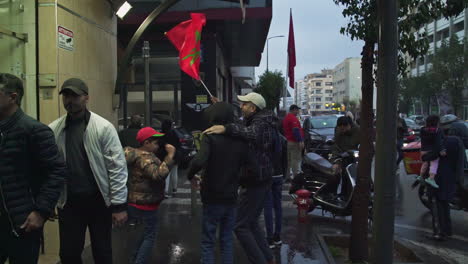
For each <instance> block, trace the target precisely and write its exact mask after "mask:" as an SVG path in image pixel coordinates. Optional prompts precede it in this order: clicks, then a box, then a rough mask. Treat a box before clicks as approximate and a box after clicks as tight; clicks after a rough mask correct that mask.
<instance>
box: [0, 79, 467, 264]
mask: <svg viewBox="0 0 468 264" xmlns="http://www.w3.org/2000/svg"><path fill="white" fill-rule="evenodd" d="M23 95H24V90H23V84H22V81H21V80H20V79H19V78H17V77H15V76H13V75H10V74H0V175H1V177H0V230H1V231H0V232H1V234H2V235H1V236H0V263H5V261H6V260H9V263H10V264H28V263H37V261H38V254H39V245H40V237H41V232H42V228H43V225H44V222H45V221H46V220H47V219H48V218H49V217H51V215H53V214H54V213H55V208H56V207H57V210H58V219H59V236H60V253H59V254H60V260H61V262H62V263H63V264H69V263H72V264H73V263H82V260H81V254H82V252H83V248H84V245H85V236H86V231H87V230H88V231H89V234H90V239H91V248H92V254H93V259H94V261H95V263H102V264H106V263H112V246H111V245H112V242H111V241H112V237H111V231H112V228H113V227H119V226H123V225H124V224H126V222H130V223H134V222H141V223H143V225H144V232H143V233H142V237H141V239H140V240H139V241H138V245H137V247H136V250H135V251H134V252H132V253H131V257H132V259H131V262H132V263H148V260H149V258H150V256H151V252H152V249H153V247H154V243H155V241H156V230H157V214H158V209H159V207H160V205H161V202H162V201H163V200H164V199H165V198H168V197H170V196H171V195H173V194H174V193H175V192H176V191H177V189H176V188H177V178H178V176H177V175H178V171H177V164H178V161H179V160H180V157H178V152H177V148H178V146H177V144H178V140H177V139H176V137H175V136H174V131H173V128H172V123H171V122H165V123H164V124H163V129H162V131H156V130H154V129H153V128H151V127H142V119H141V117H140V116H133V117H132V119H131V125H130V128H129V129H127V130H125V131H122V132H121V133H120V134H119V133H117V131H116V129H115V127H114V126H113V125H112V124H111V123H110V122H109V121H107V120H106V119H104V118H102V117H100V116H99V115H97V114H95V113H93V112H91V111H89V110H88V108H87V103H88V101H89V90H88V86H87V85H86V83H84V82H83V81H82V80H80V79H75V78H72V79H69V80H67V81H65V82H64V84H63V85H62V86H61V89H60V95H61V96H62V101H63V106H64V108H65V109H66V111H67V114H66V115H65V116H63V117H60V118H59V119H57V120H55V121H54V122H52V123H51V124H50V125H49V126H46V125H44V124H41V123H40V122H38V121H36V120H34V119H33V118H30V117H28V116H27V115H26V114H25V113H24V112H23V111H22V110H21V108H20V105H21V100H22V97H23ZM238 100H239V102H240V109H241V112H242V120H236V118H235V114H234V107H233V106H232V105H230V104H228V103H225V102H218V100H216V98H213V105H212V106H210V107H209V108H207V109H206V110H205V112H204V115H205V117H206V120H208V122H209V123H210V127H209V128H208V129H206V130H205V131H204V133H203V137H202V141H201V145H200V149H199V151H198V153H197V154H196V156H195V157H194V158H193V160H192V162H191V163H190V166H189V169H188V173H187V176H188V179H189V180H190V181H191V183H192V184H193V185H194V186H197V187H200V193H201V199H202V203H203V206H202V227H201V229H202V239H201V242H200V245H201V262H202V263H204V264H209V263H214V262H215V257H214V256H215V254H214V250H215V248H216V241H218V240H219V241H220V244H221V245H220V249H221V255H222V263H233V259H234V256H233V234H235V235H236V237H237V239H238V241H239V242H240V244H241V246H242V248H243V249H244V251H245V254H246V256H247V258H248V260H249V262H250V263H255V264H272V263H275V261H274V257H273V253H272V249H273V248H275V247H277V246H279V245H281V243H282V241H281V229H282V208H281V197H282V189H283V183H284V181H289V180H290V179H291V178H294V177H296V176H297V174H298V173H300V171H301V159H302V155H303V151H304V132H303V131H302V128H301V124H300V122H299V120H298V119H297V115H298V113H299V111H300V108H299V107H298V106H296V105H292V106H291V107H290V112H289V113H288V114H287V115H286V116H285V117H284V119H283V120H282V121H280V120H279V119H278V117H277V116H276V114H275V113H273V112H272V111H270V110H268V109H267V107H266V102H265V99H264V98H263V97H262V96H261V95H260V94H257V93H249V94H247V95H245V96H238ZM439 123H440V122H439V118H438V117H436V116H430V117H428V119H427V122H426V127H424V128H423V129H422V132H421V137H422V151H423V152H422V154H423V155H422V159H423V161H425V162H427V165H425V166H424V167H423V170H422V172H421V176H423V177H424V178H426V177H425V175H426V174H429V177H427V179H425V181H426V182H427V183H428V184H430V185H431V186H433V191H432V194H433V196H434V197H435V198H434V201H435V204H434V207H433V208H435V209H434V210H433V213H434V219H435V222H436V223H439V224H436V225H435V231H434V235H435V236H436V238H440V237H445V236H450V235H451V233H452V231H451V225H450V211H449V207H448V201H450V200H451V199H452V198H453V195H454V192H455V185H456V183H457V182H458V180H457V179H459V178H461V177H462V176H461V175H460V173H462V174H463V169H464V167H465V164H466V163H467V162H466V158H465V155H464V153H465V149H466V147H467V145H468V144H467V142H468V131H467V129H466V127H465V126H464V125H463V124H462V126H460V125H459V124H457V122H456V121H452V122H450V127H449V128H448V129H447V128H441V127H440V126H439ZM442 131H444V132H446V133H445V134H446V135H445V136H444V133H442ZM359 133H360V131H359V126H358V125H357V124H356V123H355V122H353V120H352V117H350V116H343V117H340V118H339V119H338V121H337V126H336V131H335V145H334V147H333V152H334V153H338V152H342V151H346V150H351V149H356V148H357V146H358V144H359ZM171 135H172V136H171ZM163 136H164V140H161V139H162V138H163ZM398 139H399V140H398V144H397V148H398V150H399V151H400V150H401V147H402V146H401V145H402V142H400V141H401V138H400V137H398ZM122 146H123V147H124V148H123V147H122ZM227 150H229V151H227ZM462 154H463V155H462ZM400 160H401V159H399V161H400ZM399 161H398V162H399ZM460 164H461V165H460ZM333 170H334V171H335V174H336V175H339V174H340V171H341V170H342V168H341V165H340V164H339V162H337V163H335V164H334V166H333ZM291 172H292V173H291ZM339 181H340V178H339V176H336V177H331V178H330V181H329V183H328V184H327V188H330V189H331V192H332V193H336V188H337V186H338V184H339ZM169 186H171V187H172V188H171V187H169ZM262 212H263V214H264V219H265V230H266V234H265V232H264V229H263V228H262V227H261V226H260V224H259V218H260V216H261V214H262ZM218 229H219V233H218V234H219V238H217V237H216V234H217V230H218Z"/></svg>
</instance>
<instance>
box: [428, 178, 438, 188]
mask: <svg viewBox="0 0 468 264" xmlns="http://www.w3.org/2000/svg"><path fill="white" fill-rule="evenodd" d="M425 181H426V183H427V184H429V185H431V186H432V187H434V188H439V185H437V183H436V182H435V181H434V179H431V178H427V179H426V180H425Z"/></svg>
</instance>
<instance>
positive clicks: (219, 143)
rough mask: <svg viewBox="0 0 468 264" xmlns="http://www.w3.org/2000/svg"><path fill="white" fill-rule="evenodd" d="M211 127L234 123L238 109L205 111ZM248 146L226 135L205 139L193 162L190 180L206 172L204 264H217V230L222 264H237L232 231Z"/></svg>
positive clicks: (203, 185)
mask: <svg viewBox="0 0 468 264" xmlns="http://www.w3.org/2000/svg"><path fill="white" fill-rule="evenodd" d="M205 117H206V120H208V121H209V123H210V124H211V125H227V124H229V123H232V122H233V121H234V109H233V107H232V106H231V105H229V104H227V103H224V102H220V103H216V104H214V105H212V106H211V107H210V108H208V109H206V110H205ZM248 153H249V152H248V145H247V143H246V142H245V141H243V140H242V139H240V138H233V137H229V136H226V135H204V136H203V139H202V142H201V147H200V151H199V152H198V153H197V155H195V157H194V158H193V160H192V162H191V164H190V168H189V171H188V178H189V180H191V181H196V180H197V179H196V178H195V174H196V173H198V172H199V171H200V170H202V169H204V170H203V174H202V181H201V190H200V193H201V197H202V202H203V218H202V241H201V255H202V263H203V264H214V263H215V254H214V250H215V246H216V240H217V238H216V230H217V229H218V228H219V241H220V248H221V259H222V261H221V263H223V264H231V263H233V238H232V231H233V230H234V225H235V223H236V215H237V214H236V212H237V196H238V194H237V190H238V188H239V180H240V176H239V174H240V170H241V167H242V166H244V165H245V164H247V163H248V162H250V163H253V162H254V159H253V158H250V159H249V158H248Z"/></svg>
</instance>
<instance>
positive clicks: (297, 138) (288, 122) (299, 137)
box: [283, 113, 304, 142]
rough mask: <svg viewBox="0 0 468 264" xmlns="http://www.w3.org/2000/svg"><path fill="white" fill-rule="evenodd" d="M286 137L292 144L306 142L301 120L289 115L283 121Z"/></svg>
mask: <svg viewBox="0 0 468 264" xmlns="http://www.w3.org/2000/svg"><path fill="white" fill-rule="evenodd" d="M283 130H284V136H285V137H286V139H287V140H288V141H290V142H302V141H303V140H304V131H303V130H302V128H301V123H300V122H299V119H297V117H296V116H295V115H294V114H292V113H289V114H288V115H286V117H285V118H284V120H283Z"/></svg>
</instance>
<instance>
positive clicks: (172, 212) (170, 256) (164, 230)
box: [85, 200, 326, 264]
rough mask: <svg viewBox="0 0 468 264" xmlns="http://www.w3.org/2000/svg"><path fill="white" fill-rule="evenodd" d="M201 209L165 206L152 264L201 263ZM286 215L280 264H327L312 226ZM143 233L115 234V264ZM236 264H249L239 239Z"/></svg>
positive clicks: (123, 259)
mask: <svg viewBox="0 0 468 264" xmlns="http://www.w3.org/2000/svg"><path fill="white" fill-rule="evenodd" d="M198 209H199V210H197V214H196V215H195V216H194V217H192V216H191V215H190V206H188V205H180V204H177V203H171V202H170V200H167V202H166V201H165V202H164V203H163V205H162V206H161V208H160V210H159V215H158V217H159V218H158V225H159V228H158V235H157V242H156V245H155V247H154V250H153V256H152V258H151V261H150V262H149V263H167V264H178V263H183V264H199V263H200V239H201V223H200V219H201V217H200V216H201V215H200V212H201V206H199V207H198ZM284 213H285V216H284V217H283V232H282V234H283V236H282V240H283V245H282V246H281V248H277V249H275V250H274V255H275V258H276V261H277V263H278V264H280V263H297V264H316V263H326V260H325V258H324V255H323V254H322V251H321V249H320V246H319V244H318V240H317V237H316V235H315V230H314V228H313V227H311V225H308V224H298V223H297V218H296V215H295V211H293V210H290V209H286V210H285V212H284ZM262 225H263V223H262ZM139 232H141V228H131V227H126V228H122V229H120V230H116V231H115V232H114V237H113V248H114V260H115V262H114V263H115V264H123V263H125V264H127V263H129V262H128V260H129V254H130V252H132V251H133V250H134V248H135V244H136V241H137V236H138V234H139ZM86 251H87V252H86V254H85V263H92V260H91V255H90V252H89V249H87V250H86ZM218 257H219V252H218ZM234 263H248V261H247V259H246V257H245V255H244V252H243V250H242V248H241V247H240V245H239V243H238V241H237V240H236V241H235V260H234Z"/></svg>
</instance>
